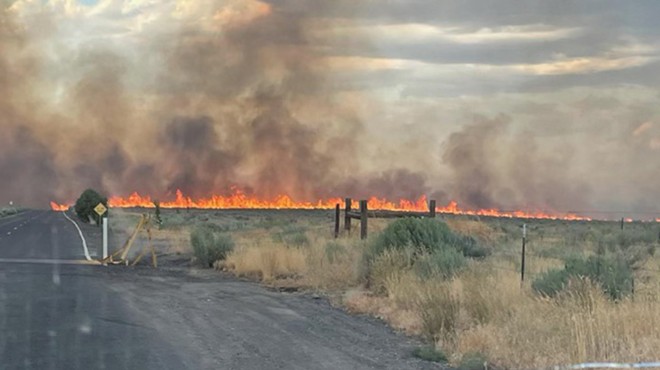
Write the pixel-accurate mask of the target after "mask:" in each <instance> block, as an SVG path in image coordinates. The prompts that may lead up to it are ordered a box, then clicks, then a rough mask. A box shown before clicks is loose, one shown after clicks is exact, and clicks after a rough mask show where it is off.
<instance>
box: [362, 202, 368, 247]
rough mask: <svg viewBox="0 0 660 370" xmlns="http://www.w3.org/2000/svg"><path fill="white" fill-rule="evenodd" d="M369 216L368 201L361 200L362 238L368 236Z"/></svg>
mask: <svg viewBox="0 0 660 370" xmlns="http://www.w3.org/2000/svg"><path fill="white" fill-rule="evenodd" d="M368 219H369V216H368V215H367V201H366V200H361V201H360V238H362V240H364V239H366V238H367V220H368Z"/></svg>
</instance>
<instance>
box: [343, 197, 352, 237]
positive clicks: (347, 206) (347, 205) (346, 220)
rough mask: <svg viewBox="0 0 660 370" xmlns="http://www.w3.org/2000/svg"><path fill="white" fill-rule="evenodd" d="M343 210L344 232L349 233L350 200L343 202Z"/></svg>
mask: <svg viewBox="0 0 660 370" xmlns="http://www.w3.org/2000/svg"><path fill="white" fill-rule="evenodd" d="M345 202H346V203H345V209H344V230H346V231H347V232H348V233H350V232H351V216H350V215H349V214H348V213H349V212H351V202H352V201H351V198H346V200H345Z"/></svg>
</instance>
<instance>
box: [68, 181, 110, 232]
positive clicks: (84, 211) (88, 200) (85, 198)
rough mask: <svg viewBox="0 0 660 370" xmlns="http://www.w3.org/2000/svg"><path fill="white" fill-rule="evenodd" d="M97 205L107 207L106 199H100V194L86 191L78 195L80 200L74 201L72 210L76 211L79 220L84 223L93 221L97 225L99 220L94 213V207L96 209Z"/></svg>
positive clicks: (90, 190) (89, 190)
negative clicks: (100, 204)
mask: <svg viewBox="0 0 660 370" xmlns="http://www.w3.org/2000/svg"><path fill="white" fill-rule="evenodd" d="M99 203H103V205H104V206H106V207H107V206H108V199H107V198H104V197H102V196H101V194H99V193H97V192H96V191H95V190H92V189H87V190H85V191H84V192H83V193H82V194H81V195H80V198H78V200H77V201H76V205H75V206H74V210H75V211H76V214H77V215H78V217H79V218H80V219H81V220H83V221H85V222H90V221H92V220H94V222H96V224H97V225H98V224H99V223H100V220H101V218H100V217H98V215H97V214H96V212H95V211H94V207H96V206H97V205H98V204H99Z"/></svg>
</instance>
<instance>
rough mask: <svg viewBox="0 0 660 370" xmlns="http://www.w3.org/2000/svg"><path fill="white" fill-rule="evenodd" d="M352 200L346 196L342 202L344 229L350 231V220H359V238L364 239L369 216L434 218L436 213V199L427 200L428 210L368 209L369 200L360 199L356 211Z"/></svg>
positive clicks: (338, 216) (337, 209)
mask: <svg viewBox="0 0 660 370" xmlns="http://www.w3.org/2000/svg"><path fill="white" fill-rule="evenodd" d="M352 207H353V200H352V199H351V198H346V199H345V202H344V230H345V231H346V232H347V233H350V232H351V220H352V219H357V220H360V238H362V239H366V238H367V234H368V222H369V221H368V220H369V218H402V217H430V218H435V215H436V201H435V200H431V201H429V211H428V212H408V211H388V210H373V211H370V210H369V202H368V201H366V200H361V201H360V208H359V210H358V211H353V209H352ZM340 208H341V207H340V205H339V204H337V205H336V206H335V239H336V238H338V237H339V229H340V225H339V222H340V220H341V209H340Z"/></svg>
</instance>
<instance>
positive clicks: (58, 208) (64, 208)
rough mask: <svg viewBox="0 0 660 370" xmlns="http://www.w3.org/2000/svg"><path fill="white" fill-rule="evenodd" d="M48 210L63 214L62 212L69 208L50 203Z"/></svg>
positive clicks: (64, 205)
mask: <svg viewBox="0 0 660 370" xmlns="http://www.w3.org/2000/svg"><path fill="white" fill-rule="evenodd" d="M50 208H51V209H52V210H53V211H59V212H64V211H68V210H69V208H70V206H68V205H66V204H57V203H55V202H50Z"/></svg>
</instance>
